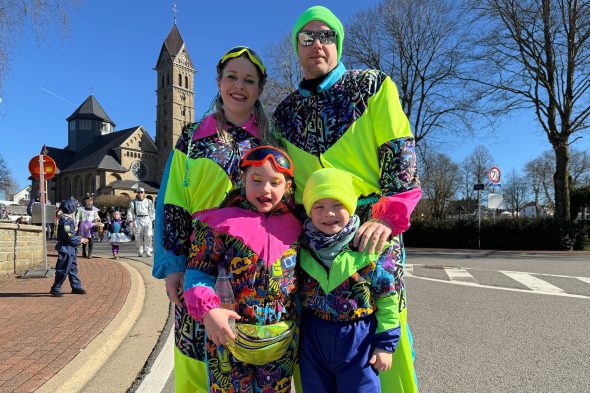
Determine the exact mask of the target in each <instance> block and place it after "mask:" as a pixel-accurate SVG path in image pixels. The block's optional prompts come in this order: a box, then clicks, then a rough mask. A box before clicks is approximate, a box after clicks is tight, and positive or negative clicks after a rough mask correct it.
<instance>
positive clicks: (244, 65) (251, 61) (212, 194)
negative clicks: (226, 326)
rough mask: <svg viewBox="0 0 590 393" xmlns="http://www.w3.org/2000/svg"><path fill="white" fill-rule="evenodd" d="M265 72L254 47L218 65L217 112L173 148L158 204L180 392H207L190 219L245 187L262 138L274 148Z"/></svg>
mask: <svg viewBox="0 0 590 393" xmlns="http://www.w3.org/2000/svg"><path fill="white" fill-rule="evenodd" d="M265 83H266V68H265V67H264V64H263V63H262V60H261V59H260V57H259V56H258V55H257V54H256V52H255V51H254V50H252V48H248V47H245V46H238V47H235V48H232V49H230V50H228V51H227V52H225V53H224V54H223V55H222V56H221V58H220V59H219V61H218V63H217V88H218V92H219V94H218V95H217V97H215V99H214V101H213V102H214V105H213V107H214V110H213V113H208V112H207V114H206V116H204V117H203V118H202V119H201V120H200V121H199V122H197V123H192V124H189V125H187V127H185V129H184V130H183V132H182V134H181V135H180V137H179V139H178V142H177V144H176V147H175V148H174V150H172V152H171V154H170V156H169V158H168V163H167V164H166V169H165V171H164V177H163V179H162V184H161V187H160V192H159V194H158V198H157V205H156V227H155V239H154V245H155V250H156V255H155V257H154V268H153V272H152V274H153V275H154V277H156V278H160V279H165V283H166V293H167V294H168V296H169V297H170V300H171V301H172V302H174V304H175V305H176V316H175V317H176V324H175V328H174V331H175V344H176V345H175V349H174V381H175V390H176V392H177V393H181V392H183V393H184V392H190V393H193V392H205V391H207V389H208V388H207V368H206V364H205V358H206V356H205V346H204V344H203V343H204V338H205V332H204V330H203V329H202V328H200V327H199V324H198V323H197V322H195V320H194V319H193V318H192V317H191V316H190V315H189V314H187V312H186V305H185V303H184V299H183V297H182V292H183V290H184V285H183V282H184V273H185V270H186V266H187V260H188V258H189V254H190V253H191V252H192V251H191V250H192V247H193V245H192V242H191V235H192V233H193V227H192V224H191V223H192V220H193V217H196V216H197V215H198V214H199V212H202V211H204V210H206V209H211V208H216V207H219V204H220V203H221V202H222V201H223V200H224V198H225V197H226V194H227V193H228V192H230V191H231V190H232V189H234V188H236V187H238V186H239V183H240V168H239V163H240V158H241V157H242V155H243V154H244V153H245V152H246V151H248V150H250V149H251V148H253V147H255V146H258V145H260V144H261V140H263V141H265V142H266V143H268V144H272V143H273V138H272V136H271V132H270V126H269V121H268V117H267V115H266V112H265V110H264V107H263V105H262V103H261V101H260V95H261V94H262V91H263V89H264V85H265Z"/></svg>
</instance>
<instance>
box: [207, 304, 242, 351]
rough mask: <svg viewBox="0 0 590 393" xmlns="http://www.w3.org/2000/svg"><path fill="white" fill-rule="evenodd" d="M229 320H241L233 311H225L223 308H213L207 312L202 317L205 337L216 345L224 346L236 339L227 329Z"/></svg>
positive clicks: (229, 329)
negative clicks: (205, 332)
mask: <svg viewBox="0 0 590 393" xmlns="http://www.w3.org/2000/svg"><path fill="white" fill-rule="evenodd" d="M229 318H235V319H241V318H242V317H240V316H239V315H238V313H236V312H235V311H231V310H226V309H225V308H214V309H211V310H209V312H207V314H205V316H204V317H203V324H204V325H205V330H206V331H207V336H208V337H209V339H210V340H211V341H213V342H214V343H215V344H217V345H224V344H227V342H228V341H229V340H230V339H231V340H235V339H236V335H235V334H234V332H232V330H231V328H230V327H229V323H228V320H229Z"/></svg>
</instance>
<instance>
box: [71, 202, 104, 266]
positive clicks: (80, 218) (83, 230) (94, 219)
mask: <svg viewBox="0 0 590 393" xmlns="http://www.w3.org/2000/svg"><path fill="white" fill-rule="evenodd" d="M82 204H83V206H81V207H79V208H78V212H77V213H76V219H77V222H78V234H79V235H80V236H81V237H83V238H85V239H88V242H83V243H82V257H84V258H92V249H93V248H94V231H95V229H96V228H97V227H98V226H99V225H102V224H101V223H100V217H99V216H98V209H97V208H96V207H95V206H94V197H93V196H92V195H90V194H88V195H86V196H85V197H84V198H82Z"/></svg>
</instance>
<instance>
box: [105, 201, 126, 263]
mask: <svg viewBox="0 0 590 393" xmlns="http://www.w3.org/2000/svg"><path fill="white" fill-rule="evenodd" d="M126 231H127V228H126V225H125V221H123V220H122V219H121V212H119V211H118V210H115V212H114V213H113V219H112V220H111V222H110V223H109V239H110V240H109V242H110V243H111V251H112V252H113V258H114V259H119V245H120V244H121V243H127V242H130V241H131V239H130V238H129V236H127V234H126V233H125V232H126Z"/></svg>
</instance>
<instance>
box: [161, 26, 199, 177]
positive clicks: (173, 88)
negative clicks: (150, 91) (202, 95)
mask: <svg viewBox="0 0 590 393" xmlns="http://www.w3.org/2000/svg"><path fill="white" fill-rule="evenodd" d="M154 69H155V71H156V72H157V89H156V94H157V100H158V102H157V106H156V146H157V147H158V156H159V157H158V159H159V162H158V171H157V175H156V180H157V181H158V182H161V180H162V175H163V173H164V167H165V165H166V161H167V160H168V155H169V154H170V151H171V150H172V149H173V148H174V146H175V145H176V141H177V140H178V137H179V136H180V133H181V132H182V128H183V127H184V125H185V124H187V123H190V122H193V121H194V116H195V113H194V112H195V93H194V88H195V86H194V80H195V69H194V66H193V62H192V60H191V58H190V56H189V54H188V51H187V49H186V45H185V43H184V40H183V39H182V37H181V35H180V32H179V31H178V27H177V26H176V22H174V25H173V26H172V29H171V30H170V33H168V37H166V40H164V43H163V44H162V49H160V55H159V56H158V62H157V63H156V67H155V68H154Z"/></svg>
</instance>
